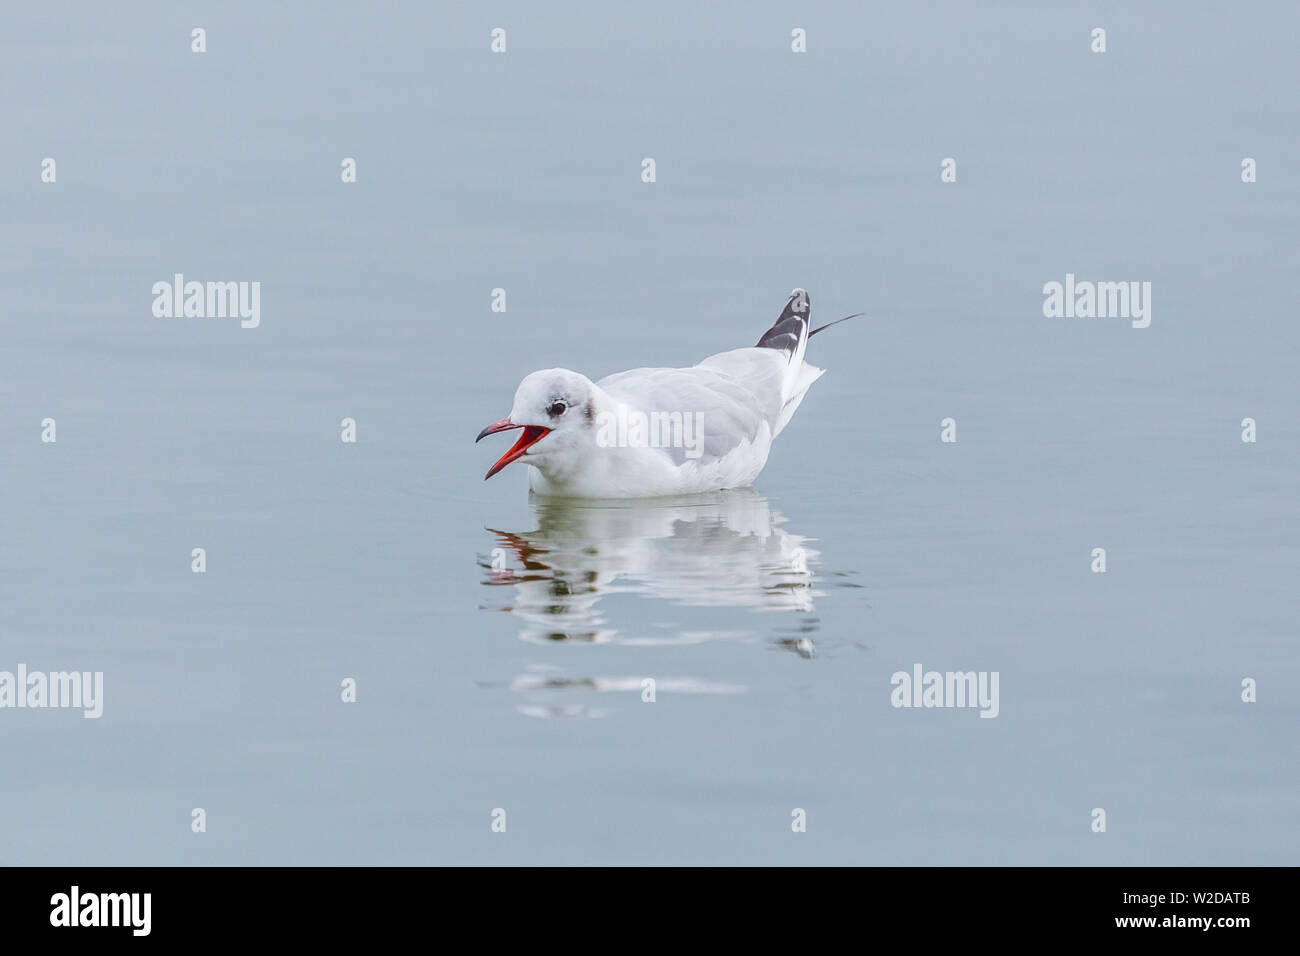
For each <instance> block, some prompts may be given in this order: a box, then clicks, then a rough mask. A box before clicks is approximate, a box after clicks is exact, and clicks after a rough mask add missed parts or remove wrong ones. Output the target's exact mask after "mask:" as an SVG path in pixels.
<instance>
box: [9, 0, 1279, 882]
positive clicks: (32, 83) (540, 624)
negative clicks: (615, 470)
mask: <svg viewBox="0 0 1300 956" xmlns="http://www.w3.org/2000/svg"><path fill="white" fill-rule="evenodd" d="M260 6H261V5H252V4H234V5H230V9H226V8H225V7H223V8H222V9H220V10H218V9H213V10H211V11H206V10H205V11H203V12H202V13H194V12H190V11H186V10H183V9H181V8H179V7H176V5H174V4H162V3H159V4H155V5H138V6H134V7H132V8H131V9H130V10H129V11H126V12H124V11H121V10H112V9H107V8H101V7H100V6H98V5H90V4H67V5H59V4H55V5H53V6H52V7H49V8H46V7H41V8H40V9H35V8H33V9H28V8H22V9H20V8H18V7H14V8H12V9H7V10H6V11H5V13H4V14H3V17H4V30H3V31H0V37H2V39H0V81H2V82H3V86H4V88H5V89H6V90H8V91H9V95H8V97H7V98H6V106H5V113H4V116H5V122H4V129H5V134H6V135H5V141H6V148H5V149H4V150H3V151H0V192H2V194H3V195H2V199H3V205H4V209H5V216H6V228H5V229H4V231H3V233H0V275H2V277H3V278H2V281H0V297H2V298H0V305H2V306H3V308H2V309H0V330H2V334H3V348H0V448H2V449H3V458H2V459H0V461H2V462H3V481H4V488H5V492H6V494H5V495H4V508H3V510H2V511H0V670H13V669H14V668H15V667H16V666H17V665H18V664H20V663H23V664H26V665H27V667H28V668H29V669H32V670H44V671H59V670H88V671H96V670H98V671H103V673H104V697H105V699H104V714H103V717H102V718H100V719H99V720H84V719H82V717H81V715H80V713H79V712H78V711H72V710H36V711H34V710H26V709H24V710H11V709H4V710H0V760H2V761H3V766H4V767H5V772H4V773H2V774H0V860H3V861H4V862H7V863H86V864H107V863H133V864H135V863H138V864H144V863H183V864H204V863H220V864H229V863H313V864H316V863H321V864H324V863H443V862H451V863H545V862H556V863H584V862H601V863H677V862H685V863H704V862H733V863H799V862H806V863H916V864H930V863H959V864H960V863H980V862H990V863H1074V862H1081V863H1086V864H1101V863H1120V864H1178V863H1224V864H1227V863H1271V864H1280V863H1290V864H1294V863H1295V862H1296V845H1297V829H1298V827H1297V823H1296V819H1297V817H1296V794H1297V792H1298V788H1300V770H1298V769H1297V761H1296V759H1295V747H1296V728H1297V726H1300V705H1298V704H1297V700H1296V694H1295V689H1296V687H1297V686H1300V648H1298V646H1297V635H1296V629H1297V620H1298V619H1300V596H1298V595H1300V588H1297V586H1296V581H1297V574H1298V572H1300V504H1298V501H1300V499H1298V498H1297V491H1298V488H1297V475H1298V474H1300V424H1298V421H1300V418H1298V416H1297V413H1298V412H1300V400H1298V394H1297V387H1296V368H1297V364H1298V362H1300V331H1297V325H1296V323H1295V321H1294V311H1295V288H1296V281H1297V278H1298V277H1300V268H1298V267H1300V260H1297V256H1296V248H1297V247H1296V235H1297V222H1298V221H1300V186H1298V185H1297V184H1298V182H1300V178H1298V177H1297V176H1296V175H1295V174H1294V170H1293V169H1291V168H1289V166H1288V163H1290V162H1291V161H1292V160H1293V159H1294V157H1295V155H1296V154H1297V149H1298V148H1300V109H1298V108H1297V105H1296V100H1295V97H1294V90H1295V88H1296V80H1297V78H1298V77H1297V68H1296V65H1295V59H1294V51H1293V49H1292V45H1293V44H1292V38H1293V37H1294V36H1295V35H1296V30H1297V27H1300V15H1298V14H1297V12H1296V11H1295V9H1294V8H1292V7H1289V6H1288V5H1283V4H1276V5H1264V6H1261V7H1256V8H1254V9H1253V12H1252V13H1251V14H1250V16H1249V17H1247V16H1246V15H1244V14H1238V13H1235V12H1232V11H1227V10H1219V9H1204V10H1196V11H1191V10H1186V9H1185V8H1184V7H1183V6H1182V5H1175V4H1167V5H1164V6H1163V7H1161V6H1160V5H1156V6H1154V7H1149V8H1144V9H1143V10H1142V11H1140V12H1130V11H1126V10H1123V9H1121V8H1118V7H1113V8H1106V9H1103V10H1101V11H1096V10H1093V11H1083V12H1079V11H1058V12H1049V11H1045V10H1041V9H1039V8H1038V5H1032V4H1025V5H1016V4H1006V5H1002V6H999V7H998V8H997V9H996V10H987V11H981V12H979V13H975V12H973V11H970V10H968V9H966V8H965V7H964V5H957V4H953V5H942V4H941V5H936V6H933V7H927V8H925V9H916V10H904V9H899V10H893V11H890V10H881V11H873V12H872V14H871V16H870V18H868V17H867V16H866V15H865V14H864V13H863V12H861V11H859V10H857V8H856V5H848V4H845V5H833V4H832V5H825V6H819V7H818V8H817V10H816V11H814V12H812V13H810V14H805V13H802V12H801V13H798V14H793V13H791V12H790V10H789V9H788V8H787V7H786V6H785V5H772V4H766V5H765V4H758V5H753V4H746V5H743V6H740V5H736V6H732V7H719V8H717V9H715V10H713V11H709V12H699V11H696V10H694V9H693V8H692V7H690V6H687V5H674V4H657V5H654V7H653V8H652V9H650V8H647V9H642V10H636V11H614V10H609V11H593V10H590V9H586V8H585V7H584V6H580V5H576V4H574V5H563V4H561V5H550V4H548V5H546V9H545V10H541V9H537V7H536V5H525V4H519V5H504V6H501V5H498V6H497V7H495V8H494V9H493V11H492V12H491V13H490V14H488V13H483V14H479V13H476V12H473V11H467V10H459V9H454V8H453V9H445V10H444V9H430V8H427V7H431V6H432V5H424V4H409V5H397V4H395V5H391V6H388V5H385V6H384V9H383V11H381V12H379V13H376V14H373V15H371V14H368V15H367V18H362V17H361V15H360V14H358V13H357V12H356V11H354V10H353V9H351V8H341V9H340V10H338V11H333V10H324V9H320V8H318V7H317V5H314V4H287V5H283V6H278V8H277V9H275V10H263V9H261V8H260ZM792 17H793V19H792ZM1094 21H1095V22H1094ZM194 26H203V27H205V28H206V29H207V31H208V37H207V44H208V52H207V53H205V54H203V55H196V54H193V53H191V52H190V49H189V45H190V30H191V28H192V27H194ZM494 26H503V27H505V28H506V29H507V30H508V52H507V53H506V54H505V55H498V56H494V55H492V54H490V53H489V52H488V43H489V35H488V34H489V31H490V29H491V28H492V27H494ZM796 26H800V27H803V28H805V29H806V30H807V31H808V45H809V52H808V53H806V54H803V55H795V54H792V53H791V52H790V45H789V43H790V30H791V29H792V28H794V27H796ZM1094 26H1104V27H1106V28H1107V30H1108V36H1109V51H1108V52H1107V53H1106V54H1104V55H1096V54H1092V53H1091V52H1090V51H1089V49H1088V44H1089V41H1088V35H1089V31H1090V30H1091V28H1092V27H1094ZM646 156H652V157H654V158H655V159H656V164H657V176H658V181H657V182H655V183H654V184H644V183H642V182H641V181H640V170H641V160H642V158H643V157H646ZM949 156H951V157H954V158H956V160H957V163H958V180H957V182H956V183H952V184H941V183H940V182H939V163H940V161H941V160H942V159H943V158H944V157H949ZM1244 156H1250V157H1253V158H1255V159H1256V160H1257V163H1258V170H1259V173H1258V176H1259V181H1258V182H1256V183H1254V184H1250V185H1247V184H1243V183H1242V182H1241V181H1240V173H1239V170H1240V163H1241V159H1242V157H1244ZM44 157H53V158H55V159H56V161H57V182H56V183H55V184H42V183H41V182H40V163H41V160H42V159H43V158H44ZM343 157H354V158H355V159H356V160H357V169H358V181H357V182H356V183H355V184H349V185H344V184H342V183H341V182H340V178H339V170H340V162H341V160H342V158H343ZM177 272H181V273H184V274H185V275H186V277H187V278H189V279H194V280H199V281H208V280H214V281H215V280H232V281H259V282H261V283H262V286H261V290H262V291H261V325H260V327H258V328H256V329H241V328H240V327H239V323H238V320H235V319H198V318H190V319H160V318H155V317H154V316H153V314H152V312H151V305H152V298H153V297H152V294H151V291H150V289H151V286H152V285H153V283H154V282H157V281H170V279H171V277H172V275H173V274H174V273H177ZM1067 272H1071V273H1075V274H1076V275H1078V276H1079V277H1080V278H1081V279H1092V280H1111V281H1120V280H1138V281H1149V282H1151V283H1152V284H1153V300H1152V322H1151V326H1150V327H1149V328H1147V329H1134V328H1132V327H1131V326H1130V324H1129V323H1128V322H1127V321H1125V320H1122V319H1097V320H1084V319H1047V318H1044V317H1043V313H1042V303H1043V297H1042V292H1041V290H1042V287H1043V284H1044V283H1046V282H1050V281H1063V280H1064V277H1065V274H1066V273H1067ZM795 285H802V286H805V287H806V288H808V289H809V291H810V292H811V295H812V301H813V309H814V319H815V320H817V319H820V320H821V321H828V320H830V319H833V318H837V317H839V316H840V315H844V314H847V313H848V312H853V311H858V310H865V311H866V312H867V313H868V316H867V317H866V318H863V319H858V320H854V322H852V323H848V324H846V325H844V326H842V327H840V328H837V329H835V330H834V331H833V332H828V333H827V334H826V336H824V337H821V336H819V337H818V338H817V339H816V340H814V342H813V343H812V347H811V349H810V355H809V357H810V360H811V361H813V362H814V363H815V364H817V365H820V366H823V367H825V368H827V369H828V374H827V375H826V376H825V377H824V378H823V379H822V380H821V381H820V382H818V383H817V385H816V386H815V387H814V388H813V390H812V391H811V393H810V394H809V397H808V398H807V400H806V401H805V402H804V404H803V407H802V408H801V409H800V411H799V413H798V415H797V416H796V418H795V420H794V422H793V424H792V425H791V426H790V428H789V429H788V430H787V431H786V432H785V433H784V434H783V435H782V436H781V438H780V439H779V441H778V442H777V445H776V447H775V450H774V453H773V456H772V459H771V461H770V462H769V464H768V467H767V470H766V471H765V472H764V474H763V475H762V476H761V478H760V479H759V482H758V484H757V487H756V489H752V490H738V491H734V492H728V493H723V494H718V495H712V496H706V497H705V498H702V499H684V500H673V501H659V502H650V503H641V504H626V503H625V504H614V503H596V504H588V505H575V504H573V503H569V504H564V503H554V502H551V503H547V502H545V501H542V500H532V501H530V500H529V497H528V493H527V490H526V487H527V486H526V475H525V474H524V472H523V470H522V469H521V468H520V466H513V467H511V468H509V469H507V470H506V472H505V473H503V474H502V475H501V476H499V477H497V478H494V479H493V480H492V481H491V482H487V483H484V482H483V481H482V475H483V473H484V472H485V471H486V469H487V467H488V466H489V464H490V463H491V462H492V461H493V460H495V458H496V457H497V456H498V455H499V454H500V453H501V452H502V451H503V450H504V444H505V443H504V440H500V439H498V440H497V441H495V442H491V441H487V440H485V441H484V442H483V443H482V444H480V445H478V446H476V445H474V444H473V438H474V436H475V435H476V434H477V433H478V431H479V429H480V428H481V427H482V426H483V425H485V424H487V423H489V422H491V421H495V420H496V419H498V418H500V417H502V416H503V415H505V414H506V413H507V412H508V411H509V408H510V403H511V397H512V395H513V392H514V388H515V386H516V384H517V383H518V381H519V379H520V378H521V377H522V376H523V375H524V374H526V373H527V372H529V371H531V370H533V369H536V368H542V367H547V366H552V365H564V366H567V367H571V368H574V369H577V370H580V371H583V372H586V373H588V374H590V375H591V376H592V377H593V378H595V377H599V376H601V375H604V374H607V373H609V372H613V371H618V370H620V369H623V368H627V367H630V366H634V365H642V364H648V365H654V364H666V365H678V364H689V363H691V362H694V361H696V360H698V359H699V358H702V357H703V356H705V355H707V354H709V353H711V352H715V351H719V350H722V349H726V348H731V347H735V346H737V345H746V344H751V343H752V342H753V341H755V340H756V339H757V337H758V336H759V334H761V333H762V331H763V330H764V329H765V328H766V327H767V325H768V324H769V323H770V321H771V320H772V319H773V318H774V317H775V316H776V314H777V312H778V311H779V310H780V307H781V305H782V303H783V302H784V301H785V297H786V295H787V294H788V293H789V290H790V289H791V288H792V287H793V286H795ZM497 287H501V288H505V289H506V290H507V295H508V310H507V312H505V313H504V314H494V313H492V312H491V311H490V310H489V303H490V294H491V290H492V289H493V288H497ZM47 417H48V418H54V419H55V420H56V422H57V442H56V443H54V444H46V443H42V442H41V440H40V434H41V425H40V423H41V421H42V419H45V418H47ZM948 417H952V418H954V419H955V420H956V423H957V426H956V427H957V438H958V440H957V442H956V443H955V444H945V443H943V442H941V441H940V440H939V432H940V427H939V423H940V421H941V420H942V419H944V418H948ZM1245 417H1251V418H1254V419H1255V420H1256V422H1257V423H1258V441H1257V442H1256V443H1254V444H1244V443H1242V441H1241V440H1240V432H1241V427H1240V422H1241V420H1242V419H1243V418H1245ZM344 418H354V419H355V420H356V422H357V429H358V440H357V442H356V444H354V445H353V444H344V443H343V442H341V441H340V440H339V438H340V422H341V420H342V419H344ZM487 446H490V447H487ZM197 547H202V548H205V549H206V554H207V571H206V573H204V574H194V573H192V572H191V570H190V561H191V551H192V549H194V548H197ZM1097 547H1103V548H1105V549H1106V552H1107V563H1108V567H1107V571H1106V573H1105V574H1094V573H1092V572H1091V570H1090V564H1091V561H1092V558H1091V554H1092V550H1093V549H1094V548H1097ZM915 664H921V665H923V667H924V668H926V669H934V670H939V671H947V670H962V671H965V670H975V671H997V672H998V673H999V675H1000V713H999V715H998V717H997V718H996V719H991V720H986V719H980V718H979V717H978V715H977V713H976V711H974V710H969V709H966V710H958V709H896V708H894V707H893V706H891V703H890V693H891V690H892V688H891V685H890V677H891V675H892V674H893V673H894V672H895V671H900V670H902V671H909V672H910V671H911V669H912V667H913V666H914V665H915ZM1248 677H1249V678H1253V679H1254V680H1256V681H1257V685H1258V702H1256V703H1254V704H1246V703H1243V702H1242V701H1241V699H1240V694H1241V682H1242V680H1243V679H1245V678H1248ZM344 678H353V679H355V680H356V683H357V701H356V703H353V704H344V703H342V702H341V701H340V683H341V681H342V680H343V679H344ZM645 678H653V679H654V680H655V681H656V685H655V686H656V695H655V700H654V702H653V703H647V702H644V701H643V697H642V694H643V691H642V688H643V681H644V679H645ZM196 807H201V808H203V809H204V810H205V811H206V814H207V832H206V833H203V834H196V833H193V832H191V827H190V822H191V811H192V809H193V808H196ZM1096 807H1100V808H1104V809H1105V810H1106V812H1107V832H1106V833H1104V834H1097V833H1093V832H1092V831H1091V829H1090V824H1091V822H1092V817H1091V813H1092V810H1093V808H1096ZM494 808H502V809H504V810H505V811H506V814H507V820H508V825H507V832H506V833H504V834H499V833H493V832H491V827H490V825H491V814H492V811H493V809H494ZM794 808H802V809H804V810H805V811H806V813H807V821H808V823H807V832H806V833H802V834H795V833H792V832H791V812H792V810H793V809H794Z"/></svg>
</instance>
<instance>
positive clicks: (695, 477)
mask: <svg viewBox="0 0 1300 956" xmlns="http://www.w3.org/2000/svg"><path fill="white" fill-rule="evenodd" d="M811 306H812V302H811V300H810V299H809V297H808V293H807V292H805V291H804V290H803V289H795V290H794V291H793V292H792V293H791V294H790V298H789V300H788V301H787V302H786V304H785V308H784V309H782V310H781V315H780V318H778V319H777V320H776V324H774V325H773V326H772V327H771V328H770V329H768V330H767V332H765V333H764V334H763V337H762V338H760V339H759V340H758V344H757V345H756V346H754V347H753V348H743V349H732V350H731V351H729V352H719V353H718V354H717V355H710V356H709V357H708V358H706V359H704V360H703V361H702V362H700V363H699V364H698V365H695V366H693V367H691V368H635V369H631V370H630V371H627V372H618V373H616V374H614V375H608V376H606V377H605V378H602V379H601V380H600V381H598V382H593V381H592V380H591V379H589V378H587V376H585V375H582V374H580V373H578V372H573V371H570V370H569V369H567V368H548V369H542V370H541V371H539V372H533V373H532V374H531V375H529V376H527V377H526V378H525V379H524V380H523V381H522V382H520V383H519V388H518V390H516V392H515V402H514V406H513V407H512V408H511V409H510V415H509V416H508V417H506V418H503V419H501V421H499V422H495V423H493V424H491V425H489V426H488V427H487V428H485V429H483V430H482V431H481V432H479V436H478V438H476V439H475V441H478V440H479V439H481V438H483V436H485V435H492V434H495V433H497V432H503V431H508V430H510V429H512V428H522V429H523V434H522V435H520V436H519V440H518V441H516V442H515V443H514V445H513V446H512V447H511V448H510V450H509V451H507V452H506V453H505V454H504V455H502V456H501V458H500V459H499V460H498V461H497V463H496V464H495V465H493V466H492V467H491V468H490V469H489V470H488V473H487V475H486V476H485V477H486V478H491V477H492V476H493V475H495V474H496V473H497V472H499V471H500V470H501V469H503V468H505V467H506V465H508V464H510V463H511V462H513V461H520V460H522V461H525V462H527V463H528V465H529V469H528V478H529V486H530V487H531V488H532V490H533V491H534V492H536V493H537V494H539V495H560V496H568V497H579V498H651V497H659V496H663V495H687V494H698V493H701V492H709V491H720V490H722V489H724V488H741V487H744V486H746V485H749V484H751V483H753V481H754V479H755V478H757V477H758V474H759V472H761V471H762V470H763V466H764V465H766V464H767V456H768V453H769V452H770V451H771V450H772V440H773V439H774V438H776V436H777V435H779V434H781V430H782V429H783V428H785V426H786V425H787V424H788V423H789V421H790V418H791V416H793V415H794V413H795V410H796V409H797V408H798V407H799V403H800V402H802V401H803V397H804V395H805V394H806V393H807V391H808V388H809V386H811V385H812V383H813V382H815V381H817V379H818V378H820V377H821V376H822V374H823V370H822V369H819V368H816V367H814V366H812V365H809V364H808V363H806V362H805V361H804V352H805V350H806V349H807V347H808V339H809V337H810V336H812V335H815V334H816V333H818V332H821V331H823V330H824V329H827V328H830V326H831V325H836V324H837V323H836V322H831V323H830V324H829V325H823V326H822V327H821V328H818V329H810V327H809V321H808V320H809V315H810V313H811ZM858 314H859V315H860V314H861V313H858ZM853 317H854V316H847V318H853ZM839 321H840V322H843V321H844V319H840V320H839Z"/></svg>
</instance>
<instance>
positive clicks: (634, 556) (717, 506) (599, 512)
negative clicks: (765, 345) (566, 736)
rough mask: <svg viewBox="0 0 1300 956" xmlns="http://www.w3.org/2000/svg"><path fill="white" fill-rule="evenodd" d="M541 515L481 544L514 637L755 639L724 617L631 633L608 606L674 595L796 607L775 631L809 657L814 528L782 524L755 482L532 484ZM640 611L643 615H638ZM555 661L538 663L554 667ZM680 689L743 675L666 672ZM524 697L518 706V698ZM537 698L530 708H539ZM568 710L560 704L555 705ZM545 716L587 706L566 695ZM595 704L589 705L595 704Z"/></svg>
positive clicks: (712, 689)
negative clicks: (544, 488) (503, 594)
mask: <svg viewBox="0 0 1300 956" xmlns="http://www.w3.org/2000/svg"><path fill="white" fill-rule="evenodd" d="M531 506H532V509H533V513H534V516H535V519H536V524H537V527H536V529H535V530H533V531H527V532H509V531H497V530H494V529H488V530H489V531H491V533H492V534H493V535H494V536H495V539H496V540H495V542H494V544H495V546H494V547H493V548H492V550H491V552H490V554H487V555H483V556H480V559H479V560H480V564H481V566H482V567H483V568H484V569H485V571H486V572H487V574H486V577H485V578H484V581H483V583H484V584H485V585H487V586H490V587H500V588H510V589H511V592H510V596H509V598H507V600H506V602H505V603H504V606H502V605H495V604H494V605H490V606H489V607H488V609H491V610H504V611H508V612H510V613H511V614H514V615H515V616H516V617H518V618H519V619H520V621H522V622H523V628H522V630H521V631H520V635H519V636H520V638H521V639H523V640H525V641H530V642H533V643H542V644H545V643H551V642H562V641H574V642H587V643H615V644H623V645H628V646H635V645H642V646H651V645H668V644H693V643H700V642H703V641H708V640H751V639H753V638H754V636H755V631H756V628H754V627H752V626H746V622H745V621H743V620H737V619H735V618H732V619H731V622H729V625H728V626H727V627H726V628H723V629H718V628H716V627H710V626H707V625H706V626H701V627H699V628H696V629H681V628H677V627H673V628H672V629H671V630H669V631H667V632H666V633H654V634H635V633H628V632H627V631H626V629H625V628H624V627H622V626H620V625H619V623H618V622H617V621H616V620H614V619H613V618H614V617H615V616H616V614H617V609H619V608H620V607H622V605H620V604H618V603H613V604H610V603H609V602H606V601H605V599H606V598H610V597H613V596H615V595H635V596H638V597H641V598H644V599H650V600H658V601H662V602H666V603H668V604H671V605H677V606H688V607H697V608H724V609H725V608H735V609H737V610H744V611H775V612H786V613H789V614H792V615H797V616H798V617H797V622H791V623H792V624H793V625H794V626H793V627H790V628H787V629H785V631H786V633H787V634H788V635H789V636H785V637H781V638H779V639H776V640H775V641H774V642H773V643H774V645H775V646H778V647H782V648H785V649H788V650H791V651H794V652H795V653H797V654H799V655H800V656H802V657H805V658H811V657H813V656H814V655H815V653H816V647H815V645H814V643H813V635H814V634H815V633H816V631H817V619H816V617H815V616H814V614H815V609H814V603H813V602H814V599H815V598H816V597H819V596H820V592H819V591H817V590H815V588H814V584H815V581H816V577H815V574H814V571H813V569H814V568H815V567H816V565H817V558H818V554H817V552H816V551H814V550H813V549H812V548H810V547H809V546H808V544H807V541H808V540H809V539H807V538H804V537H801V536H800V535H797V534H793V533H791V532H789V531H786V530H785V529H784V528H783V527H781V525H782V524H783V523H784V519H783V518H782V517H781V516H780V514H779V513H778V512H777V511H776V510H775V509H773V508H772V507H771V506H770V505H769V503H768V501H767V500H766V499H765V498H763V497H762V496H761V495H760V494H758V493H757V492H756V491H754V490H753V489H739V490H734V491H722V492H715V493H712V494H708V495H692V496H690V497H685V498H660V499H653V500H650V501H647V500H639V501H590V500H586V501H578V500H574V499H562V498H547V497H539V496H534V497H533V498H532V499H531ZM639 617H640V619H641V620H644V617H643V616H640V615H639ZM552 669H553V668H551V667H545V668H542V670H544V671H550V670H552ZM640 681H641V679H640V678H639V677H595V678H590V677H583V678H572V677H559V676H553V675H547V674H542V675H538V674H528V675H524V676H522V677H518V678H516V679H515V680H514V681H513V682H512V683H511V684H510V685H509V686H510V687H511V688H512V689H515V690H519V691H526V690H537V689H545V688H552V689H563V688H572V687H585V688H586V689H589V690H598V691H599V690H629V689H633V690H639V689H640V688H641V683H640ZM660 689H664V690H668V689H671V690H672V691H673V692H676V693H734V692H738V691H743V690H744V688H743V687H737V686H734V685H728V684H718V683H715V682H705V681H695V680H692V679H688V678H675V679H672V680H671V682H670V684H669V685H668V687H664V686H663V684H662V683H661V684H660ZM522 709H523V708H521V710H522ZM535 709H536V708H533V710H535ZM561 710H562V711H563V713H560V712H559V711H561ZM556 711H557V712H556V713H553V714H550V716H561V715H563V716H583V715H584V714H579V713H576V712H574V710H573V708H572V707H566V708H557V709H556ZM592 715H593V714H585V716H592Z"/></svg>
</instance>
